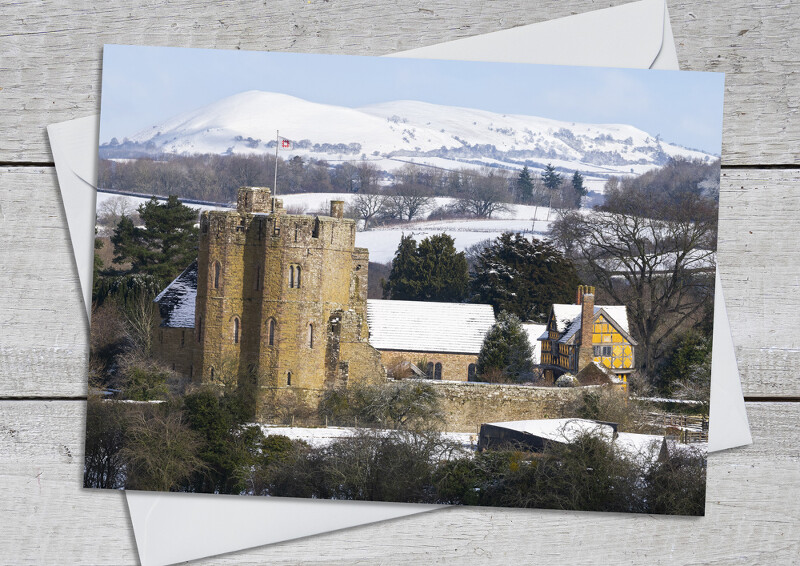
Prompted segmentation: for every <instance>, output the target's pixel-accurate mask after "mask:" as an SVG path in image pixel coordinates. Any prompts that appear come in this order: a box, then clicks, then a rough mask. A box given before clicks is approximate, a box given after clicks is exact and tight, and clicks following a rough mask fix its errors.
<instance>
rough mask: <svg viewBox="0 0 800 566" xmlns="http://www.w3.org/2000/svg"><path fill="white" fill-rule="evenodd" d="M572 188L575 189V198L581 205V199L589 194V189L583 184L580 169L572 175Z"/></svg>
mask: <svg viewBox="0 0 800 566" xmlns="http://www.w3.org/2000/svg"><path fill="white" fill-rule="evenodd" d="M572 188H573V189H575V199H576V202H577V204H578V206H580V203H581V199H582V198H583V197H585V196H586V195H588V194H589V190H588V189H587V188H586V187H585V186H583V175H581V174H580V172H578V171H575V173H574V174H573V175H572Z"/></svg>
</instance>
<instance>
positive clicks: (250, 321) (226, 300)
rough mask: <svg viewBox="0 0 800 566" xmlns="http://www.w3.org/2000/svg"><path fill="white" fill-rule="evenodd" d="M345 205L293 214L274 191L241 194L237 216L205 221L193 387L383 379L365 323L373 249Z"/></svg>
mask: <svg viewBox="0 0 800 566" xmlns="http://www.w3.org/2000/svg"><path fill="white" fill-rule="evenodd" d="M342 213H343V203H342V202H341V201H334V202H332V203H331V213H330V216H317V217H311V216H303V215H290V214H287V213H286V211H285V210H284V209H283V206H282V203H281V201H280V200H279V199H276V198H274V197H272V196H271V195H270V190H269V189H268V188H262V187H243V188H241V189H239V192H238V198H237V209H236V210H235V211H207V212H204V213H203V214H202V216H201V220H200V245H199V250H198V277H197V298H196V303H195V305H196V306H195V340H196V349H195V355H194V359H193V366H194V368H195V369H194V371H195V376H194V379H195V380H202V381H209V380H216V379H219V378H220V377H221V376H223V375H224V376H231V375H236V376H238V379H239V382H240V383H241V379H242V378H243V377H244V376H253V375H257V376H258V377H259V379H260V380H262V381H261V382H260V383H261V384H262V385H270V386H274V387H292V388H302V389H321V388H323V387H326V386H333V385H337V384H341V383H346V382H347V381H348V380H350V379H358V380H361V379H376V378H378V377H381V376H382V368H381V365H380V355H379V354H378V352H377V351H376V350H374V349H373V348H372V347H371V346H369V344H368V342H367V340H368V337H369V333H368V329H367V323H366V299H367V267H368V261H369V258H368V252H367V250H366V249H362V248H355V232H356V227H355V222H354V221H353V220H350V219H347V218H344V217H343V214H342Z"/></svg>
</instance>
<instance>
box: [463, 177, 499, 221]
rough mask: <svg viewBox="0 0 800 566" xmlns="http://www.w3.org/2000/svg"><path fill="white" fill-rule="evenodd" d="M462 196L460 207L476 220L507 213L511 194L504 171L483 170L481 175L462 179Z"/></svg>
mask: <svg viewBox="0 0 800 566" xmlns="http://www.w3.org/2000/svg"><path fill="white" fill-rule="evenodd" d="M463 182H464V196H463V197H462V199H461V200H460V203H459V204H460V206H461V207H462V208H463V209H464V211H465V212H467V213H469V214H471V215H472V216H477V217H478V218H491V217H492V214H494V213H495V212H502V211H507V210H509V209H510V207H511V205H510V204H509V203H508V201H509V200H510V197H511V194H510V193H509V191H508V177H507V175H506V173H505V172H504V171H501V170H494V169H485V170H483V171H482V174H473V175H471V176H465V177H464V180H463Z"/></svg>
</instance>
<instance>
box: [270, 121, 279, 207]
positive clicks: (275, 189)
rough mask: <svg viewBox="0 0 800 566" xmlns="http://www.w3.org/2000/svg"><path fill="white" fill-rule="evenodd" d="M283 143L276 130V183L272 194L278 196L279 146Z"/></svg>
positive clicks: (273, 185)
mask: <svg viewBox="0 0 800 566" xmlns="http://www.w3.org/2000/svg"><path fill="white" fill-rule="evenodd" d="M280 143H281V136H280V132H279V131H278V130H275V182H274V183H272V194H273V196H274V195H277V194H278V144H280Z"/></svg>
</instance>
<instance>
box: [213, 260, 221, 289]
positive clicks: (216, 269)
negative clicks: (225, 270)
mask: <svg viewBox="0 0 800 566" xmlns="http://www.w3.org/2000/svg"><path fill="white" fill-rule="evenodd" d="M221 271H222V266H221V265H220V264H219V262H218V261H215V262H214V289H219V276H220V272H221Z"/></svg>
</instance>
